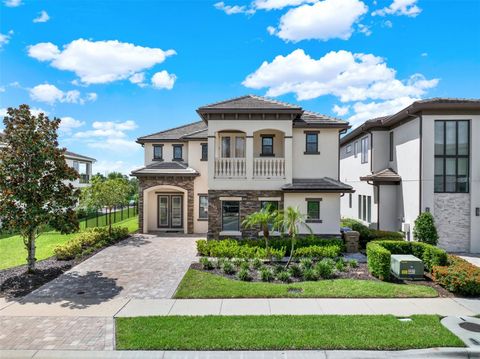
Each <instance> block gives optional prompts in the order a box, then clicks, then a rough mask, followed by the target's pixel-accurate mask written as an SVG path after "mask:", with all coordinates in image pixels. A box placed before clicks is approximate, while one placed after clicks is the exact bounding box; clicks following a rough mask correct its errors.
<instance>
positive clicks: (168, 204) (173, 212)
mask: <svg viewBox="0 0 480 359" xmlns="http://www.w3.org/2000/svg"><path fill="white" fill-rule="evenodd" d="M157 203H158V205H157V208H158V228H165V229H170V228H171V229H181V228H183V195H182V194H163V193H162V194H159V195H158V197H157Z"/></svg>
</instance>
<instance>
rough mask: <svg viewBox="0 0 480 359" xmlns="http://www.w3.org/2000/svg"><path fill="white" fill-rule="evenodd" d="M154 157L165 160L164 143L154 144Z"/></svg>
mask: <svg viewBox="0 0 480 359" xmlns="http://www.w3.org/2000/svg"><path fill="white" fill-rule="evenodd" d="M153 159H154V160H157V161H162V160H163V145H153Z"/></svg>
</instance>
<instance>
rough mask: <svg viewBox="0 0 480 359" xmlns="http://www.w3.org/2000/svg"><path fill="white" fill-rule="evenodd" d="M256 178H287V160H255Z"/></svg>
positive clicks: (254, 172)
mask: <svg viewBox="0 0 480 359" xmlns="http://www.w3.org/2000/svg"><path fill="white" fill-rule="evenodd" d="M253 177H255V178H285V158H278V157H275V158H273V157H269V158H266V157H265V158H255V159H254V163H253Z"/></svg>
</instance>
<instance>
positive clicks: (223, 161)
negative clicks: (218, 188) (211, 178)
mask: <svg viewBox="0 0 480 359" xmlns="http://www.w3.org/2000/svg"><path fill="white" fill-rule="evenodd" d="M246 177H247V161H246V160H245V158H216V159H215V178H246Z"/></svg>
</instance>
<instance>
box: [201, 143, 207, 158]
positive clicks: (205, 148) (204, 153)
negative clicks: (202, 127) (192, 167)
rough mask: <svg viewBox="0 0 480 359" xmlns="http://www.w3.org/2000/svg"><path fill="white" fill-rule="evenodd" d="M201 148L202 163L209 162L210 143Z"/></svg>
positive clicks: (203, 144)
mask: <svg viewBox="0 0 480 359" xmlns="http://www.w3.org/2000/svg"><path fill="white" fill-rule="evenodd" d="M200 146H202V158H201V159H200V161H208V143H202V144H200Z"/></svg>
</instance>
